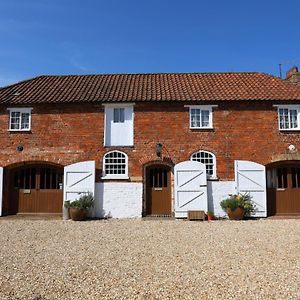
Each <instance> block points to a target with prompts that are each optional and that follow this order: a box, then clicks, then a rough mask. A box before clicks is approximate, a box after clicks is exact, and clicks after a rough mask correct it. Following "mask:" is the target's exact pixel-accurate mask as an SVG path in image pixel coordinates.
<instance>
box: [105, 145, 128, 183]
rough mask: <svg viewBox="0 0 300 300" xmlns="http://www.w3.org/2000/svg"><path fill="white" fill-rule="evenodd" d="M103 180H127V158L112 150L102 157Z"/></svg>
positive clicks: (124, 154)
mask: <svg viewBox="0 0 300 300" xmlns="http://www.w3.org/2000/svg"><path fill="white" fill-rule="evenodd" d="M102 178H103V179H128V156H127V154H126V153H124V152H121V151H118V150H114V151H110V152H107V153H105V155H104V156H103V176H102Z"/></svg>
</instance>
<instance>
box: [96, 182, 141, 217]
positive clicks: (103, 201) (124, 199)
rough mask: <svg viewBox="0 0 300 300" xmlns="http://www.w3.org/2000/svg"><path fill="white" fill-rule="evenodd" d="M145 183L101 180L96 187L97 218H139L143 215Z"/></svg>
mask: <svg viewBox="0 0 300 300" xmlns="http://www.w3.org/2000/svg"><path fill="white" fill-rule="evenodd" d="M142 199H143V184H142V183H139V182H100V183H96V187H95V217H96V218H104V217H105V218H138V217H141V216H142V203H143V201H142Z"/></svg>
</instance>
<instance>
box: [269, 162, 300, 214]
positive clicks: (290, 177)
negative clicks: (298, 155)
mask: <svg viewBox="0 0 300 300" xmlns="http://www.w3.org/2000/svg"><path fill="white" fill-rule="evenodd" d="M267 174H268V176H267V185H268V214H269V215H276V214H278V215H280V214H281V215H289V214H300V165H297V164H290V163H287V164H285V165H284V164H282V165H277V166H275V167H273V168H269V169H268V173H267Z"/></svg>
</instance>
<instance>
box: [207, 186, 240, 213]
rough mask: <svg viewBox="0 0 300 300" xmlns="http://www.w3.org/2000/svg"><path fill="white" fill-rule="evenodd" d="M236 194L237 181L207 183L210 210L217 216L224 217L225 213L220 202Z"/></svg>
mask: <svg viewBox="0 0 300 300" xmlns="http://www.w3.org/2000/svg"><path fill="white" fill-rule="evenodd" d="M234 193H235V181H207V198H208V210H209V211H212V212H213V213H214V215H215V216H217V217H223V216H225V215H226V214H225V212H224V211H223V210H222V208H221V206H220V202H221V201H222V200H223V199H225V198H227V197H228V195H229V194H234Z"/></svg>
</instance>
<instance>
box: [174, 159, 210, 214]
mask: <svg viewBox="0 0 300 300" xmlns="http://www.w3.org/2000/svg"><path fill="white" fill-rule="evenodd" d="M174 176H175V178H174V180H175V183H174V185H175V186H174V188H175V217H176V218H186V217H187V212H188V211H189V210H204V211H205V212H206V211H207V183H206V167H205V165H204V164H202V163H200V162H196V161H184V162H181V163H179V164H177V165H175V168H174Z"/></svg>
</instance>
